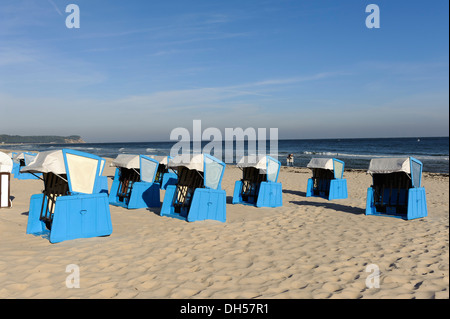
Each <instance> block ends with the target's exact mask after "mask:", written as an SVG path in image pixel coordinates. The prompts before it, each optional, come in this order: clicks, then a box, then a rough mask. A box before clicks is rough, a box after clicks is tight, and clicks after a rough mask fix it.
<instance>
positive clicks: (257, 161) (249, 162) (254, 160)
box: [236, 155, 267, 174]
mask: <svg viewBox="0 0 450 319" xmlns="http://www.w3.org/2000/svg"><path fill="white" fill-rule="evenodd" d="M236 166H237V167H241V168H244V167H254V168H257V169H259V170H262V172H260V173H261V174H264V173H265V171H266V168H267V156H258V155H250V156H243V157H242V158H241V159H240V160H239V161H238V162H237V164H236Z"/></svg>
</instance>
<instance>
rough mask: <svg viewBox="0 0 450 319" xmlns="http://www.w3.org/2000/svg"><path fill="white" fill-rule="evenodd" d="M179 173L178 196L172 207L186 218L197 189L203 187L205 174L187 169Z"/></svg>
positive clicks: (179, 170) (182, 169) (183, 168)
mask: <svg viewBox="0 0 450 319" xmlns="http://www.w3.org/2000/svg"><path fill="white" fill-rule="evenodd" d="M178 172H179V174H178V183H177V186H176V195H175V197H174V199H173V203H172V205H173V206H174V208H175V212H176V213H178V214H180V215H182V216H184V215H185V214H187V213H188V211H189V208H190V205H191V201H192V197H193V196H194V192H195V189H197V188H201V187H203V174H202V173H201V172H199V171H196V170H190V169H188V168H186V167H180V168H179V169H178Z"/></svg>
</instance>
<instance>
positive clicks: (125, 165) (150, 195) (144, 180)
mask: <svg viewBox="0 0 450 319" xmlns="http://www.w3.org/2000/svg"><path fill="white" fill-rule="evenodd" d="M111 165H112V166H115V167H116V172H115V175H114V181H113V183H112V186H111V191H110V194H109V203H110V204H111V205H115V206H121V207H125V208H128V209H137V208H148V207H160V206H161V202H160V194H159V192H160V184H159V183H158V182H156V174H157V171H158V165H159V163H158V161H157V160H155V159H153V158H150V157H148V156H145V155H129V154H119V155H118V156H117V158H116V159H115V160H114V161H113V162H112V163H111Z"/></svg>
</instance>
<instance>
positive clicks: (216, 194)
mask: <svg viewBox="0 0 450 319" xmlns="http://www.w3.org/2000/svg"><path fill="white" fill-rule="evenodd" d="M176 188H177V187H176V185H169V186H167V189H166V193H165V195H164V201H163V204H162V207H161V213H160V215H161V216H167V217H172V218H178V219H182V220H185V221H188V222H194V221H199V220H206V219H212V220H218V221H220V222H225V221H226V192H225V191H224V190H221V189H219V190H215V189H209V188H197V189H196V190H195V191H194V195H193V197H192V201H191V205H190V207H186V208H184V209H182V210H181V211H180V212H179V213H177V212H175V207H174V202H175V195H176Z"/></svg>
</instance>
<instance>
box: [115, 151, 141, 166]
mask: <svg viewBox="0 0 450 319" xmlns="http://www.w3.org/2000/svg"><path fill="white" fill-rule="evenodd" d="M111 166H116V167H123V168H136V169H139V168H140V161H139V155H133V154H119V155H117V157H116V159H115V160H113V161H112V163H111Z"/></svg>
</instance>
